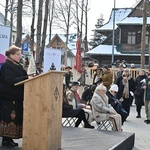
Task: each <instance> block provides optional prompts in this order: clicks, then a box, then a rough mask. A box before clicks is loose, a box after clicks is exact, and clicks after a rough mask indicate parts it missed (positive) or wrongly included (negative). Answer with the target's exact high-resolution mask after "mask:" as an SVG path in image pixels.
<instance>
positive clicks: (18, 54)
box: [14, 53, 22, 56]
mask: <svg viewBox="0 0 150 150" xmlns="http://www.w3.org/2000/svg"><path fill="white" fill-rule="evenodd" d="M14 55H17V56H22V54H20V53H15V54H14Z"/></svg>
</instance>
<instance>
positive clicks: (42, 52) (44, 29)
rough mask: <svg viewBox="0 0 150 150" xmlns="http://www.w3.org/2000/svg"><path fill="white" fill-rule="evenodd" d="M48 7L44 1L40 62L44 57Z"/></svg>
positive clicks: (47, 0) (47, 2)
mask: <svg viewBox="0 0 150 150" xmlns="http://www.w3.org/2000/svg"><path fill="white" fill-rule="evenodd" d="M48 5H49V0H46V2H45V17H44V25H43V34H42V46H41V52H40V62H43V56H44V47H45V39H46V31H47V21H48Z"/></svg>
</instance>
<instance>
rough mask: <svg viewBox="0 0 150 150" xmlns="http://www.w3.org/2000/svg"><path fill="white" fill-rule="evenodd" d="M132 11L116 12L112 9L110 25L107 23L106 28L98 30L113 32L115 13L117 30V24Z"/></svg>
mask: <svg viewBox="0 0 150 150" xmlns="http://www.w3.org/2000/svg"><path fill="white" fill-rule="evenodd" d="M131 11H132V8H116V9H115V11H114V9H112V12H111V16H110V18H109V21H108V23H106V24H105V25H104V26H102V27H100V28H99V29H96V30H113V22H114V21H113V20H114V18H113V16H114V12H115V29H116V28H117V24H118V23H119V22H120V21H122V20H123V19H124V18H125V17H127V16H128V15H129V13H130V12H131Z"/></svg>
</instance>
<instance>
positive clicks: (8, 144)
mask: <svg viewBox="0 0 150 150" xmlns="http://www.w3.org/2000/svg"><path fill="white" fill-rule="evenodd" d="M5 139H6V138H5ZM2 146H6V147H10V148H11V147H16V146H18V143H15V142H14V141H13V139H11V138H8V139H7V140H2Z"/></svg>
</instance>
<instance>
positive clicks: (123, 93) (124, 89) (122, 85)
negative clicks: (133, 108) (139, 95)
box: [116, 68, 135, 115]
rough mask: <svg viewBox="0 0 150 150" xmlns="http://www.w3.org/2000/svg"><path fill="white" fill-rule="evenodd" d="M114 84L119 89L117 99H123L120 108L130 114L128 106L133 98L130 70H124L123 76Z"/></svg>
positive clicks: (132, 80)
mask: <svg viewBox="0 0 150 150" xmlns="http://www.w3.org/2000/svg"><path fill="white" fill-rule="evenodd" d="M116 84H117V85H118V87H119V90H118V92H117V95H116V97H117V99H120V98H123V102H122V107H123V108H124V109H125V110H126V111H127V113H128V115H129V114H130V104H131V100H132V98H133V93H134V91H135V82H134V79H133V78H132V77H131V75H130V70H129V69H128V68H126V69H124V71H123V75H122V76H120V77H119V78H118V79H117V81H116Z"/></svg>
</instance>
